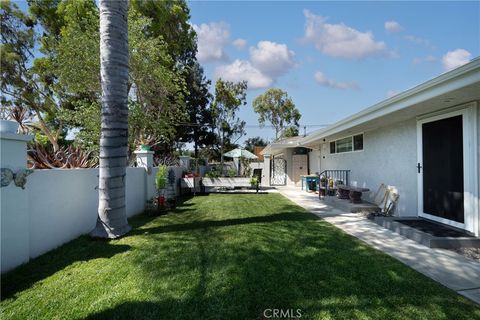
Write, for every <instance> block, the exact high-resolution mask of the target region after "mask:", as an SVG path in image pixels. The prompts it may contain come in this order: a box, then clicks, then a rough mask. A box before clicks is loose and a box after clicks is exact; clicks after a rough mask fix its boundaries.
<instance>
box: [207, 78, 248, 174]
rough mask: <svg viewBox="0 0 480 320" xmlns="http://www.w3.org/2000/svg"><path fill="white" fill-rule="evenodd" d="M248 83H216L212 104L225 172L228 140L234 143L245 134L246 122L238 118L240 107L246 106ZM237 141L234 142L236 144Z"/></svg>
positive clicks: (220, 81)
mask: <svg viewBox="0 0 480 320" xmlns="http://www.w3.org/2000/svg"><path fill="white" fill-rule="evenodd" d="M246 92H247V82H246V81H241V82H238V83H234V82H231V81H223V80H222V79H218V80H217V82H216V83H215V99H214V100H213V103H212V115H213V127H214V128H215V130H216V132H217V135H218V138H219V140H220V141H219V142H220V143H219V145H220V163H221V167H222V170H223V163H224V157H223V153H224V147H225V145H226V140H227V139H228V142H230V143H232V141H231V140H232V138H235V137H237V139H238V138H240V137H241V136H243V135H244V134H245V121H242V120H240V118H238V117H237V114H236V113H237V111H238V110H239V108H240V106H242V105H245V104H246V95H247V93H246ZM235 142H236V141H233V143H235Z"/></svg>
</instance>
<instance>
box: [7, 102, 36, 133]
mask: <svg viewBox="0 0 480 320" xmlns="http://www.w3.org/2000/svg"><path fill="white" fill-rule="evenodd" d="M9 117H10V118H11V119H12V120H15V121H16V122H18V124H19V131H20V133H22V134H26V133H28V132H29V131H30V127H31V126H32V120H31V119H32V113H31V112H30V111H28V110H27V109H26V108H24V107H22V106H16V107H15V108H13V109H11V110H10V112H9Z"/></svg>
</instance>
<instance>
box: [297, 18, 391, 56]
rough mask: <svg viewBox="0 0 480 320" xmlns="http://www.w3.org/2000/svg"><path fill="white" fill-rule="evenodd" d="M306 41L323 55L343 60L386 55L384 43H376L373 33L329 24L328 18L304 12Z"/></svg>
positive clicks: (343, 25) (342, 25)
mask: <svg viewBox="0 0 480 320" xmlns="http://www.w3.org/2000/svg"><path fill="white" fill-rule="evenodd" d="M303 14H304V15H305V20H306V21H305V34H304V41H305V42H310V43H313V44H314V45H315V47H316V48H317V49H318V50H319V51H321V52H322V53H324V54H326V55H329V56H333V57H341V58H350V59H352V58H357V59H360V58H365V57H367V56H370V55H375V54H379V53H384V51H385V49H386V45H385V43H384V42H383V41H375V38H374V36H373V34H372V33H371V32H361V31H358V30H356V29H354V28H351V27H349V26H347V25H345V24H343V23H341V24H328V23H325V21H326V18H324V17H321V16H317V15H315V14H313V13H311V12H310V11H309V10H304V11H303Z"/></svg>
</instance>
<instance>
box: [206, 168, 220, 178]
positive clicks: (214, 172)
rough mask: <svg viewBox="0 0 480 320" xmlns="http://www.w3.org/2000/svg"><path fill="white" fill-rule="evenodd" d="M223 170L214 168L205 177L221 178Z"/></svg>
mask: <svg viewBox="0 0 480 320" xmlns="http://www.w3.org/2000/svg"><path fill="white" fill-rule="evenodd" d="M220 175H221V172H220V171H219V170H212V171H210V172H207V173H205V177H207V178H219V177H220Z"/></svg>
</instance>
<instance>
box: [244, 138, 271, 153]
mask: <svg viewBox="0 0 480 320" xmlns="http://www.w3.org/2000/svg"><path fill="white" fill-rule="evenodd" d="M267 144H268V141H267V140H264V139H263V138H261V137H252V138H248V139H247V140H245V142H244V143H243V145H244V146H245V149H247V150H248V151H250V152H252V153H253V152H254V151H255V150H254V148H255V147H256V146H259V147H264V146H266V145H267Z"/></svg>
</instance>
